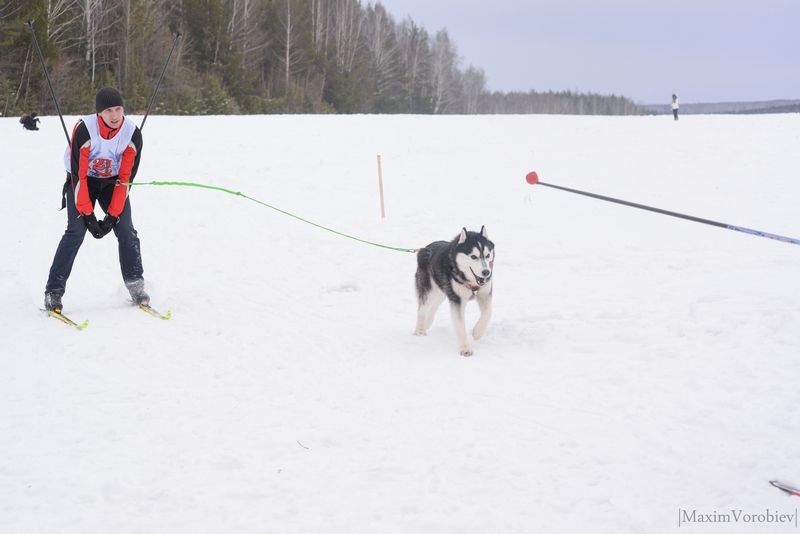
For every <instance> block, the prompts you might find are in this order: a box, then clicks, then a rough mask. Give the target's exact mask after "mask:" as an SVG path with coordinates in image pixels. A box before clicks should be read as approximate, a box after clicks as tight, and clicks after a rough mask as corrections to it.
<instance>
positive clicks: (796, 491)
mask: <svg viewBox="0 0 800 534" xmlns="http://www.w3.org/2000/svg"><path fill="white" fill-rule="evenodd" d="M769 483H770V484H772V485H773V486H775V487H776V488H778V489H779V490H781V491H783V492H785V493H788V494H789V495H795V496H797V497H800V490H799V489H797V488H793V487H792V486H789V485H788V484H784V483H783V482H778V481H777V480H770V481H769Z"/></svg>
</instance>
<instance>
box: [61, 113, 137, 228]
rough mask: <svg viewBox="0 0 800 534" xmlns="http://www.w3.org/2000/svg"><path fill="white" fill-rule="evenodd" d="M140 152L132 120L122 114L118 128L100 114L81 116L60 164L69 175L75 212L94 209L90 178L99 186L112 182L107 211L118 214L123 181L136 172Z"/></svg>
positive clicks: (125, 194) (124, 190) (122, 203)
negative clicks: (109, 123)
mask: <svg viewBox="0 0 800 534" xmlns="http://www.w3.org/2000/svg"><path fill="white" fill-rule="evenodd" d="M141 154H142V132H141V131H140V130H139V128H138V127H137V126H136V125H135V124H134V123H133V121H130V120H128V119H127V118H123V121H122V124H121V125H120V127H119V128H116V129H111V128H110V127H109V126H108V125H106V123H105V122H104V121H103V119H102V118H101V117H100V115H87V116H85V117H82V118H81V120H80V121H78V124H76V125H75V128H74V130H73V131H72V140H71V142H70V146H69V148H68V149H67V152H66V154H65V155H64V164H65V166H66V168H67V171H68V172H69V173H70V174H72V176H73V181H72V183H73V184H74V192H75V207H76V208H77V210H78V213H80V214H81V215H89V214H90V213H93V211H94V210H93V207H92V205H93V204H92V197H93V196H92V195H91V189H90V187H89V186H90V182H94V183H95V185H99V186H107V185H110V184H112V183H113V184H116V185H115V186H114V192H113V193H112V196H111V203H110V204H109V206H108V214H109V215H112V216H114V217H119V216H120V214H121V213H122V210H123V209H125V200H126V199H127V197H128V189H129V187H128V186H126V185H123V184H127V183H129V182H131V181H132V180H133V178H134V177H135V176H136V171H137V170H138V168H139V159H140V157H141ZM75 178H77V182H76V181H75ZM117 180H119V183H117Z"/></svg>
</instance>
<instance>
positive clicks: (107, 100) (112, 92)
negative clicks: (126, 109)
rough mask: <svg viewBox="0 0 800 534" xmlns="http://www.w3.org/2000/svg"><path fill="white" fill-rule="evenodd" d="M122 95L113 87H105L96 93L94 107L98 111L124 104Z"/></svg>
mask: <svg viewBox="0 0 800 534" xmlns="http://www.w3.org/2000/svg"><path fill="white" fill-rule="evenodd" d="M122 105H124V104H123V103H122V95H121V94H119V91H117V90H116V89H114V88H113V87H103V88H102V89H100V90H99V91H97V94H96V95H94V108H95V110H97V112H98V113H100V112H101V111H103V110H104V109H108V108H113V107H115V106H122Z"/></svg>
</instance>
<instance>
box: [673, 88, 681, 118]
mask: <svg viewBox="0 0 800 534" xmlns="http://www.w3.org/2000/svg"><path fill="white" fill-rule="evenodd" d="M678 108H680V104H678V95H676V94H674V93H673V95H672V116H673V117H675V120H678Z"/></svg>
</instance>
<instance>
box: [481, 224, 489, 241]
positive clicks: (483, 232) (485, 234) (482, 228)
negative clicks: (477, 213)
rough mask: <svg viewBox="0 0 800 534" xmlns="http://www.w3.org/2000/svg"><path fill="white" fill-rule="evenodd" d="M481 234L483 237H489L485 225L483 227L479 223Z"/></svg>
mask: <svg viewBox="0 0 800 534" xmlns="http://www.w3.org/2000/svg"><path fill="white" fill-rule="evenodd" d="M481 235H482V236H483V237H484V238H485V239H489V234H488V233H487V232H486V227H485V226H483V225H481Z"/></svg>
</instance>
